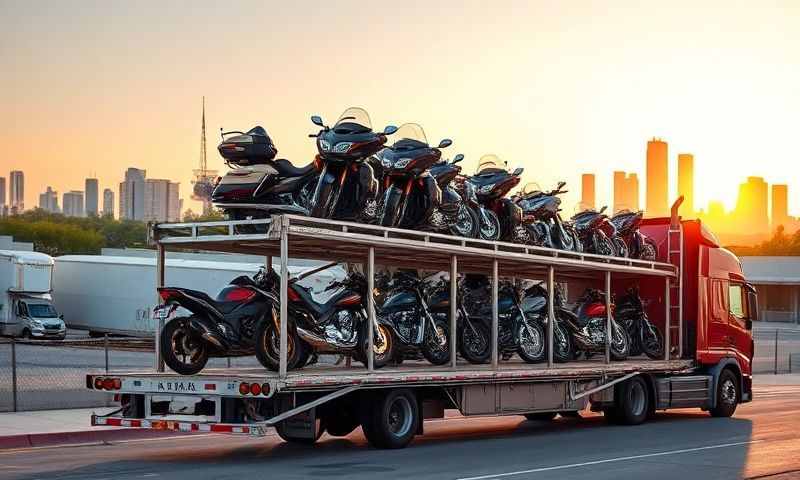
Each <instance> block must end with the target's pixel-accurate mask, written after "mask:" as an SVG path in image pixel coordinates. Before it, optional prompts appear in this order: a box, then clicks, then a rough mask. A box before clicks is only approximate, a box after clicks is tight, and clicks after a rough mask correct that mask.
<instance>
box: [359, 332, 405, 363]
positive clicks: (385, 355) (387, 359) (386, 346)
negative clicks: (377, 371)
mask: <svg viewBox="0 0 800 480" xmlns="http://www.w3.org/2000/svg"><path fill="white" fill-rule="evenodd" d="M377 328H378V332H376V333H377V334H378V336H379V337H380V338H381V339H382V340H383V343H382V344H381V345H378V344H376V343H375V342H374V341H373V344H372V351H373V353H374V354H375V355H374V357H373V360H372V366H373V367H374V368H383V367H385V366H386V365H388V364H389V363H391V362H392V361H393V360H394V357H395V356H396V355H397V339H396V338H395V337H394V333H393V332H392V329H391V328H389V327H387V326H386V325H383V324H378V325H377ZM362 337H363V338H362V340H361V345H360V347H359V348H360V351H359V352H358V358H357V360H358V361H360V362H362V363H363V364H364V365H366V364H367V351H368V350H367V348H368V347H367V336H366V335H362Z"/></svg>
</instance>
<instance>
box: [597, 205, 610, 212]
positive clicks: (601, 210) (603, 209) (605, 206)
mask: <svg viewBox="0 0 800 480" xmlns="http://www.w3.org/2000/svg"><path fill="white" fill-rule="evenodd" d="M606 208H608V205H603V208H601V209H600V211H599V212H597V213H603V212H605V211H606Z"/></svg>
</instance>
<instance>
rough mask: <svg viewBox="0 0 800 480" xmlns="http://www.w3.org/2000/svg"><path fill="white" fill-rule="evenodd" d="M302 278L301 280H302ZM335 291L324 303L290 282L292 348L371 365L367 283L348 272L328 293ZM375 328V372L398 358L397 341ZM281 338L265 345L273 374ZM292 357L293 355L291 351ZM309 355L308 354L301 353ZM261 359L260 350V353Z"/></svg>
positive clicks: (265, 360) (386, 331) (385, 329)
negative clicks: (335, 355) (369, 357)
mask: <svg viewBox="0 0 800 480" xmlns="http://www.w3.org/2000/svg"><path fill="white" fill-rule="evenodd" d="M335 264H336V263H332V264H328V265H325V266H323V267H319V268H317V269H314V270H312V271H311V272H308V273H306V274H305V276H307V275H308V274H310V273H316V272H318V271H321V270H322V269H324V268H328V267H330V266H333V265H335ZM298 278H299V277H298ZM331 291H334V292H333V294H332V295H331V296H330V297H329V298H328V299H327V300H326V301H324V302H319V301H317V300H316V299H315V298H314V295H313V292H312V291H311V290H310V289H309V288H306V287H304V286H302V285H300V284H299V283H297V282H294V281H292V282H290V283H289V288H288V289H287V295H288V300H289V303H288V305H287V311H288V314H289V325H288V327H289V339H293V340H292V341H291V344H292V345H299V346H301V347H302V346H304V345H308V346H309V347H310V349H311V350H313V351H314V352H315V353H317V354H320V353H339V354H342V353H344V354H350V355H352V356H353V358H355V359H356V360H357V361H360V362H362V363H364V364H366V363H367V353H368V345H367V344H368V336H367V330H368V323H367V322H368V321H369V315H368V314H367V308H368V306H367V295H370V294H372V292H368V291H367V279H366V278H365V277H364V275H362V274H361V273H358V272H356V271H350V272H348V274H347V276H346V277H345V278H344V279H343V280H340V281H335V282H332V283H331V284H330V285H328V287H326V288H325V290H324V293H327V292H331ZM377 319H378V315H377V314H376V315H375V323H374V324H373V352H374V363H373V365H374V366H375V368H381V367H383V366H385V365H386V364H388V363H389V362H390V361H391V359H392V357H393V356H394V349H395V343H396V342H395V338H394V336H393V335H392V331H391V330H390V329H389V328H388V326H387V325H385V324H382V323H380V322H378V321H377ZM277 340H278V337H276V338H275V341H273V342H270V343H268V344H266V345H265V349H264V351H265V353H266V356H265V358H263V359H262V358H261V357H259V360H260V361H262V363H264V364H267V365H268V367H267V368H270V369H272V370H277V368H278V363H277V360H278V358H279V357H278V353H279V350H278V342H277ZM288 351H289V354H290V355H292V354H293V352H292V349H291V348H290V349H289V350H288ZM301 354H303V355H305V352H301ZM256 355H257V356H258V355H259V350H257V351H256Z"/></svg>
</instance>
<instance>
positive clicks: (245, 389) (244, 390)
mask: <svg viewBox="0 0 800 480" xmlns="http://www.w3.org/2000/svg"><path fill="white" fill-rule="evenodd" d="M239 393H240V394H241V395H247V394H248V393H250V384H249V383H240V384H239Z"/></svg>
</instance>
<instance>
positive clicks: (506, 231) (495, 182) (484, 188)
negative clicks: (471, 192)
mask: <svg viewBox="0 0 800 480" xmlns="http://www.w3.org/2000/svg"><path fill="white" fill-rule="evenodd" d="M522 171H523V170H522V168H517V169H515V170H514V171H513V172H509V171H508V170H507V169H506V168H504V167H500V159H499V158H497V156H496V155H484V156H483V157H481V159H480V163H479V165H478V169H477V173H476V174H475V175H473V176H471V177H468V178H467V179H466V181H468V182H469V183H471V184H472V185H473V186H474V187H475V194H476V195H477V197H478V202H479V203H480V204H481V205H482V206H483V208H482V209H481V210H479V211H478V217H479V220H480V229H479V235H480V238H482V239H484V240H503V241H506V242H514V243H523V244H531V243H532V242H533V239H532V238H531V235H530V232H529V231H528V229H526V228H525V227H524V225H523V222H522V209H521V208H520V207H519V206H518V205H517V204H515V203H514V202H513V201H512V200H511V199H509V198H505V196H506V194H508V192H509V191H511V189H512V188H514V187H515V186H517V184H519V181H520V175H522Z"/></svg>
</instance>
